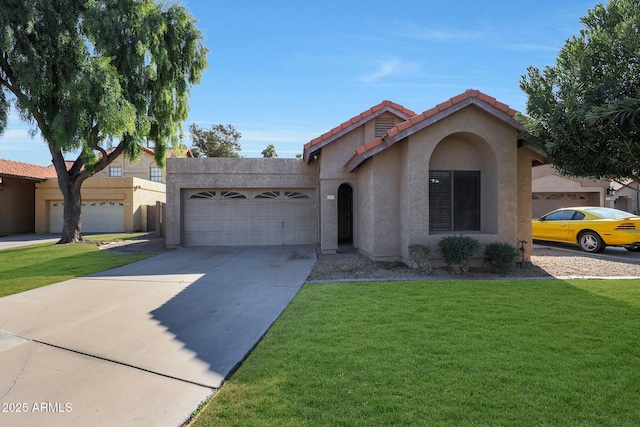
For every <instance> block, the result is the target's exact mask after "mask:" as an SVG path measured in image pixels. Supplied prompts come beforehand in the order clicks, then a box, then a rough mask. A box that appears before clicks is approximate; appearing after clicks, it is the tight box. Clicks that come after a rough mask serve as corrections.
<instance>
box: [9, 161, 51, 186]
mask: <svg viewBox="0 0 640 427" xmlns="http://www.w3.org/2000/svg"><path fill="white" fill-rule="evenodd" d="M0 176H3V177H7V178H8V177H11V178H18V179H27V180H30V181H39V182H41V181H44V180H46V179H47V178H55V177H56V171H55V169H53V168H52V167H49V166H38V165H32V164H30V163H22V162H16V161H13V160H6V159H0Z"/></svg>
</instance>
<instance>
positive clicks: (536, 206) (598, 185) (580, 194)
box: [531, 165, 610, 218]
mask: <svg viewBox="0 0 640 427" xmlns="http://www.w3.org/2000/svg"><path fill="white" fill-rule="evenodd" d="M609 186H610V183H609V181H599V180H593V179H587V178H575V177H568V176H563V175H561V174H560V173H558V171H557V170H556V169H554V168H553V166H551V165H538V166H535V167H534V168H533V169H532V183H531V199H532V215H533V218H540V217H541V216H542V215H544V214H546V213H548V212H551V211H552V210H554V209H559V208H566V207H570V206H608V204H609V198H608V197H607V189H608V188H609Z"/></svg>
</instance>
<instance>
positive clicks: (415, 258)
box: [409, 244, 431, 273]
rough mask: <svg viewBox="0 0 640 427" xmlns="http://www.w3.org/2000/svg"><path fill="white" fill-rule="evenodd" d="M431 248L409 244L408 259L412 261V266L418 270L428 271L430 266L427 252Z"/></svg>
mask: <svg viewBox="0 0 640 427" xmlns="http://www.w3.org/2000/svg"><path fill="white" fill-rule="evenodd" d="M430 252H431V248H429V246H427V245H416V244H413V245H409V259H411V261H412V262H413V266H412V267H413V268H416V269H417V270H418V271H422V272H425V273H429V272H430V271H431V266H430V265H429V253H430Z"/></svg>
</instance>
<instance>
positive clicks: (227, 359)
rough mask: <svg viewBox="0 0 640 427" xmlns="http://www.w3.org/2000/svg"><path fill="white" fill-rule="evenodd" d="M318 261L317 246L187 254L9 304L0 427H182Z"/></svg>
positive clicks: (0, 317) (3, 330)
mask: <svg viewBox="0 0 640 427" xmlns="http://www.w3.org/2000/svg"><path fill="white" fill-rule="evenodd" d="M314 262H315V249H314V248H313V247H248V248H245V247H238V248H183V249H179V250H175V251H172V252H168V253H166V254H163V255H159V256H156V257H153V258H150V259H147V260H145V261H141V262H137V263H134V264H130V265H127V266H124V267H120V268H117V269H113V270H109V271H106V272H103V273H100V274H95V275H92V276H88V277H84V278H79V279H73V280H69V281H66V282H62V283H58V284H54V285H51V286H47V287H44V288H39V289H34V290H31V291H27V292H23V293H21V294H16V295H11V296H8V297H5V298H1V299H0V425H11V426H23V425H24V426H32V425H33V426H35V425H47V426H75V425H77V426H86V425H92V426H101V425H104V426H113V425H119V426H138V425H139V426H150V425H153V426H173V427H175V426H179V425H180V424H181V423H183V422H184V421H185V420H186V419H188V417H189V416H190V414H191V412H192V411H193V410H195V409H196V407H197V406H198V404H199V403H200V402H202V401H203V400H205V399H206V398H207V397H208V396H210V395H211V394H212V393H213V391H214V390H215V389H216V388H218V387H219V386H220V385H221V383H222V381H223V380H224V379H225V378H226V377H227V376H228V375H229V374H230V373H231V372H232V371H233V370H234V368H235V367H236V366H237V365H238V364H239V363H240V362H241V361H242V360H243V359H244V358H245V356H246V355H247V354H248V352H249V351H251V349H252V348H253V347H254V346H255V345H256V343H257V342H258V341H259V340H260V338H261V337H262V335H263V334H264V333H265V332H266V331H267V329H268V328H269V327H270V325H271V324H272V323H273V322H274V321H275V319H276V318H277V317H278V316H279V315H280V313H281V312H282V310H283V309H284V308H285V307H286V306H287V304H288V303H289V301H290V300H291V298H292V297H293V296H294V295H295V294H296V292H297V291H298V289H299V288H300V286H301V285H302V283H304V281H305V279H306V277H307V276H308V275H309V273H310V272H311V269H312V268H313V264H314ZM3 410H6V411H8V412H5V411H3ZM19 411H22V412H19Z"/></svg>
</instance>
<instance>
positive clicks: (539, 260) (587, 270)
mask: <svg viewBox="0 0 640 427" xmlns="http://www.w3.org/2000/svg"><path fill="white" fill-rule="evenodd" d="M100 249H103V250H110V251H114V252H129V253H162V252H167V251H170V250H172V249H171V248H167V247H166V245H165V240H164V238H163V237H155V236H154V235H147V236H143V237H140V238H137V239H132V240H126V241H121V242H105V243H103V244H100ZM637 255H638V256H637V260H635V259H633V260H624V261H622V260H616V259H613V258H611V257H606V256H602V255H592V254H587V253H582V252H575V251H570V250H563V249H555V248H548V247H540V246H534V249H533V256H532V257H531V262H530V263H525V264H523V265H518V266H517V267H516V268H515V269H514V270H513V271H511V272H510V273H509V274H508V275H506V276H501V275H499V274H496V273H492V272H491V271H487V270H486V269H481V268H475V269H471V271H469V272H468V273H466V274H461V275H457V274H452V273H450V272H449V271H448V270H447V269H446V268H434V269H432V270H431V272H430V273H428V274H425V273H420V272H418V271H416V270H413V269H411V268H409V267H407V266H406V265H404V264H402V263H398V262H374V261H371V260H370V259H368V258H367V257H365V256H364V255H361V254H359V253H357V252H349V253H338V254H335V255H322V254H318V260H317V262H316V264H315V266H314V268H313V270H312V271H311V274H310V275H309V278H308V279H307V281H309V282H318V281H336V280H338V281H340V280H407V279H492V278H495V279H504V278H550V277H576V278H579V277H638V278H640V253H639V254H637Z"/></svg>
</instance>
